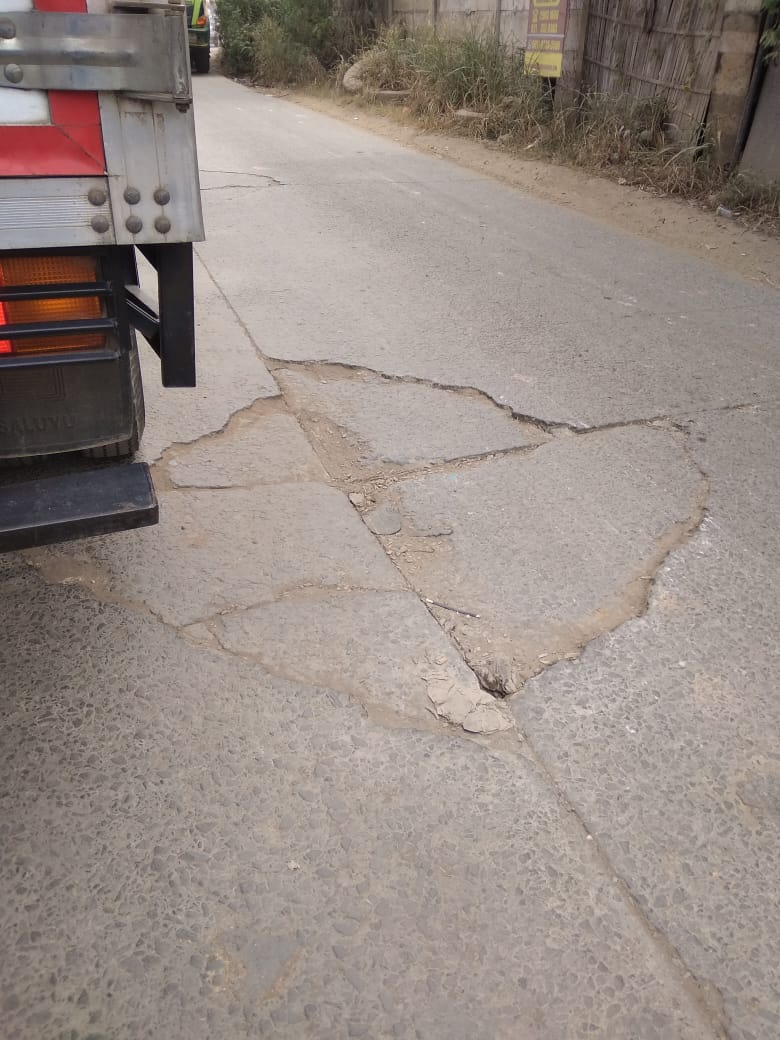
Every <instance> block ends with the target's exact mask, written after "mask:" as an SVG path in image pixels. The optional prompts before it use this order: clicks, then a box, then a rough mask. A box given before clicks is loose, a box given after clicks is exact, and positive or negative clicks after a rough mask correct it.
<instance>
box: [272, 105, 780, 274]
mask: <svg viewBox="0 0 780 1040" xmlns="http://www.w3.org/2000/svg"><path fill="white" fill-rule="evenodd" d="M284 96H285V97H286V98H287V100H290V101H293V102H295V103H296V104H299V105H303V106H305V107H307V108H311V109H313V110H314V111H316V112H322V113H323V114H326V115H330V116H333V117H334V118H336V119H341V120H343V121H344V122H349V123H351V124H353V125H354V124H355V123H357V125H358V126H360V127H362V128H363V129H364V130H369V131H371V132H372V133H378V134H383V135H384V136H386V137H391V138H392V139H393V140H394V141H398V142H399V144H403V145H408V146H410V147H412V148H416V149H417V150H418V151H421V152H426V153H428V154H429V155H437V156H439V157H441V158H444V159H448V160H450V161H451V162H454V163H457V164H458V165H460V166H465V167H467V168H468V169H471V170H474V171H476V172H478V173H482V174H484V175H486V176H488V177H493V178H495V179H496V180H498V181H502V182H503V183H505V184H509V185H511V186H512V187H513V188H517V189H519V190H520V191H524V192H527V193H528V194H529V195H534V196H535V197H536V198H539V199H544V200H545V201H546V202H552V203H555V204H556V205H559V206H570V207H571V208H572V209H573V210H576V211H577V212H578V213H583V214H585V215H587V216H589V217H593V218H594V219H596V220H601V221H604V222H605V223H607V224H611V225H612V226H613V227H616V228H618V229H619V230H621V231H625V232H628V233H629V234H632V235H639V236H641V237H643V238H649V239H652V240H653V241H655V242H658V243H660V244H661V245H664V246H667V247H669V248H671V249H676V250H678V251H680V252H684V253H688V254H689V255H691V256H696V257H698V258H700V259H702V260H706V261H707V262H709V263H711V264H714V265H715V266H717V267H720V268H722V269H724V270H727V271H729V272H732V273H734V274H738V275H740V276H741V277H743V278H746V279H748V280H749V281H751V282H755V283H757V284H759V285H763V286H768V287H770V288H773V289H780V239H778V238H775V237H769V236H766V235H763V234H761V233H760V232H756V231H752V230H750V229H748V228H746V227H743V226H742V225H740V224H739V222H737V221H734V220H732V219H729V218H725V219H724V218H721V217H717V216H716V215H715V214H713V213H711V212H707V211H706V210H703V209H701V208H700V207H699V206H697V205H696V204H694V203H688V202H684V201H681V200H679V199H674V198H669V197H659V196H654V195H652V194H651V193H650V192H647V191H642V190H641V189H640V188H636V187H632V186H631V185H621V184H618V183H617V182H615V181H613V180H610V179H609V178H607V177H600V176H596V175H594V174H591V173H588V172H586V171H584V170H581V169H575V168H572V167H567V166H558V165H555V164H553V163H549V162H544V161H542V160H538V159H524V158H520V157H519V156H517V155H512V154H508V153H507V152H505V151H503V149H502V148H501V147H500V146H498V145H496V144H493V143H492V142H485V141H477V140H474V139H471V138H468V137H459V136H454V135H450V134H443V133H431V132H429V131H425V130H421V129H420V128H419V127H418V126H415V125H414V124H413V123H411V122H410V121H409V120H408V119H405V118H404V115H403V113H402V112H401V110H400V109H397V108H390V107H389V106H375V107H368V106H367V105H366V104H365V103H360V102H357V103H356V102H355V101H353V100H352V99H349V98H344V99H343V100H340V99H338V98H337V97H335V96H327V95H321V94H315V93H312V92H307V91H295V92H292V93H289V94H285V95H284Z"/></svg>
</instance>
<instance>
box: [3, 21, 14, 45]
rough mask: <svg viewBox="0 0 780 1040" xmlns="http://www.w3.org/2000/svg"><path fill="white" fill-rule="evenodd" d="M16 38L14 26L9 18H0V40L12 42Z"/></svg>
mask: <svg viewBox="0 0 780 1040" xmlns="http://www.w3.org/2000/svg"><path fill="white" fill-rule="evenodd" d="M15 36H16V26H15V25H14V23H13V22H12V21H11V19H10V18H0V40H12V39H13V38H14V37H15Z"/></svg>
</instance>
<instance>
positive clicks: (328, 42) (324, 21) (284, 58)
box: [217, 0, 379, 84]
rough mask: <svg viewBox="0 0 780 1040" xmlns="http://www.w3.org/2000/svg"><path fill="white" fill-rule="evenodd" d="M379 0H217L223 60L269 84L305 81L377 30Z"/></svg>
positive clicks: (349, 55) (358, 47) (228, 69)
mask: <svg viewBox="0 0 780 1040" xmlns="http://www.w3.org/2000/svg"><path fill="white" fill-rule="evenodd" d="M378 3H379V0H217V20H218V23H219V36H220V40H221V42H222V62H223V67H224V69H225V71H226V72H227V73H228V74H229V75H233V76H247V77H249V78H251V79H253V80H255V81H257V82H261V83H264V84H274V83H305V82H311V81H313V80H316V79H318V78H320V77H321V76H322V75H323V74H324V73H325V71H326V70H329V69H332V68H334V67H335V66H337V65H338V64H339V63H343V62H345V61H349V60H350V59H351V58H352V57H354V55H355V54H356V53H357V52H358V51H359V50H361V49H362V48H364V47H365V46H366V45H367V43H368V41H369V40H370V39H371V38H372V36H373V35H375V32H376V25H377V21H378V15H377V10H378Z"/></svg>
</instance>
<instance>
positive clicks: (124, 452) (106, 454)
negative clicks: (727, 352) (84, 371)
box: [82, 343, 146, 459]
mask: <svg viewBox="0 0 780 1040" xmlns="http://www.w3.org/2000/svg"><path fill="white" fill-rule="evenodd" d="M129 363H130V397H131V400H132V408H133V431H132V433H131V434H130V436H129V437H127V438H126V439H125V440H123V441H115V442H114V443H113V444H101V445H100V446H99V447H97V448H86V449H85V450H84V451H83V452H82V455H86V457H87V458H88V459H123V458H127V457H128V456H129V455H135V453H136V452H137V451H138V448H139V446H140V444H141V437H142V436H143V432H144V426H145V425H146V409H145V407H144V387H143V382H142V381H141V363H140V361H139V360H138V345H137V344H136V343H133V346H132V348H131V350H130V355H129Z"/></svg>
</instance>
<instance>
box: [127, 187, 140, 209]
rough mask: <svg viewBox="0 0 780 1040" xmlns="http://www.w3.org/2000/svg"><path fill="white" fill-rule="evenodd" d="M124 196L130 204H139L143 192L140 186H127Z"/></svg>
mask: <svg viewBox="0 0 780 1040" xmlns="http://www.w3.org/2000/svg"><path fill="white" fill-rule="evenodd" d="M124 198H125V202H126V203H127V204H128V206H137V205H138V203H139V202H140V201H141V192H140V191H139V190H138V188H125V192H124Z"/></svg>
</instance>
